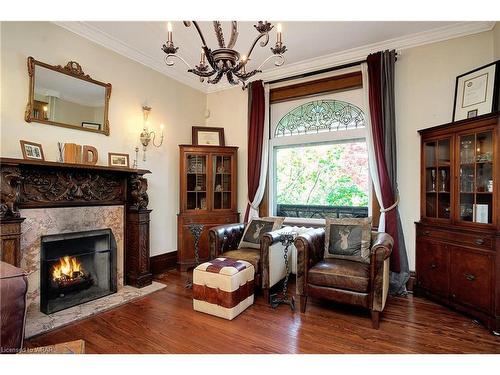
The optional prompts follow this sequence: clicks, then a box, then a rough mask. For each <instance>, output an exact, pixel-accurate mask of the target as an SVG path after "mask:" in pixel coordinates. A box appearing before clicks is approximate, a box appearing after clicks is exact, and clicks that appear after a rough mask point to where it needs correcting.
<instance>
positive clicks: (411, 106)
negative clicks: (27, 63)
mask: <svg viewBox="0 0 500 375" xmlns="http://www.w3.org/2000/svg"><path fill="white" fill-rule="evenodd" d="M494 34H495V38H494ZM494 41H495V47H496V56H497V57H496V58H497V59H498V58H500V57H499V53H500V26H499V24H498V23H497V25H496V29H495V31H490V32H485V33H480V34H476V35H472V36H467V37H462V38H456V39H451V40H448V41H444V42H439V43H433V44H429V45H425V46H421V47H415V48H411V49H406V50H404V51H403V52H402V54H401V55H400V56H399V57H398V62H397V63H396V87H395V90H396V121H397V152H398V176H399V191H400V195H401V203H400V212H401V217H402V221H403V231H404V234H405V238H406V245H407V250H408V255H409V261H410V269H411V270H414V269H415V225H414V222H415V221H417V220H419V218H420V193H419V189H420V138H419V135H418V133H417V130H418V129H423V128H427V127H432V126H435V125H439V124H442V123H446V122H450V121H451V116H452V110H453V97H454V90H455V78H456V76H457V75H459V74H461V73H465V72H467V71H469V70H471V69H473V68H475V67H478V66H481V65H485V64H487V63H489V62H491V61H493V60H494ZM207 107H208V108H209V109H210V111H211V121H210V124H211V125H214V126H215V125H220V126H224V127H226V132H228V133H229V132H230V133H231V134H234V136H235V137H238V139H240V140H241V141H240V142H239V143H235V144H237V145H244V146H245V147H246V138H245V137H246V127H247V122H246V119H247V96H246V95H242V93H241V89H231V90H228V91H223V92H218V93H212V94H208V99H207ZM242 151H243V150H242ZM245 152H246V148H245ZM239 172H240V174H246V163H244V164H242V163H240V170H239ZM238 189H239V201H240V202H241V203H240V205H244V203H245V201H246V195H247V191H246V178H245V180H242V179H241V178H240V181H239V187H238ZM240 207H241V206H240Z"/></svg>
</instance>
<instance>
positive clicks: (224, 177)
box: [212, 155, 233, 210]
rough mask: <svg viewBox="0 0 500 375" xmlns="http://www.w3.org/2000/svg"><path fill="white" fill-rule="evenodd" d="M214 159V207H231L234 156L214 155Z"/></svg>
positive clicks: (226, 208)
mask: <svg viewBox="0 0 500 375" xmlns="http://www.w3.org/2000/svg"><path fill="white" fill-rule="evenodd" d="M212 161H213V172H212V175H213V176H214V178H213V209H214V210H229V209H231V208H232V207H231V202H232V194H233V190H232V189H233V186H232V183H231V182H232V175H231V171H232V162H233V161H232V156H228V155H214V156H213V157H212Z"/></svg>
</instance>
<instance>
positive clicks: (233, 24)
mask: <svg viewBox="0 0 500 375" xmlns="http://www.w3.org/2000/svg"><path fill="white" fill-rule="evenodd" d="M237 40H238V22H236V21H232V22H231V38H230V39H229V43H228V45H227V48H230V49H232V48H233V47H234V45H235V44H236V41H237Z"/></svg>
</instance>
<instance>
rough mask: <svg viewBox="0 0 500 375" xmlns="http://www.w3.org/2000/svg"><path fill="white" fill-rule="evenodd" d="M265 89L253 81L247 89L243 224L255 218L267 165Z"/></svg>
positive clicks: (266, 106) (262, 194) (260, 199)
mask: <svg viewBox="0 0 500 375" xmlns="http://www.w3.org/2000/svg"><path fill="white" fill-rule="evenodd" d="M268 108H269V87H268V85H266V87H264V85H263V83H262V81H254V82H251V83H250V84H249V87H248V168H247V171H248V178H247V180H248V204H247V209H246V212H245V222H248V221H249V220H251V219H252V218H254V217H258V216H259V205H260V202H261V201H262V198H263V196H264V191H265V188H266V186H265V185H266V176H267V163H268V144H269V143H268V139H269V127H268V126H266V124H267V123H268V122H269V120H268V116H269V114H268V110H267V109H268Z"/></svg>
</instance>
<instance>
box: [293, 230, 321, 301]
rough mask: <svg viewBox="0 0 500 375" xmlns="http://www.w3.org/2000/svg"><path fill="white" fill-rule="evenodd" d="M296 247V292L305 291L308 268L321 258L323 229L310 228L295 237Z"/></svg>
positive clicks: (301, 293)
mask: <svg viewBox="0 0 500 375" xmlns="http://www.w3.org/2000/svg"><path fill="white" fill-rule="evenodd" d="M295 248H296V249H297V294H299V295H301V296H303V295H305V294H304V293H305V291H306V284H307V272H308V270H309V268H311V267H312V266H313V265H315V264H316V263H318V262H319V261H320V260H321V259H323V254H324V251H325V229H324V228H317V229H311V230H309V231H307V232H306V233H303V234H301V235H300V236H298V237H297V238H296V239H295Z"/></svg>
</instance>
